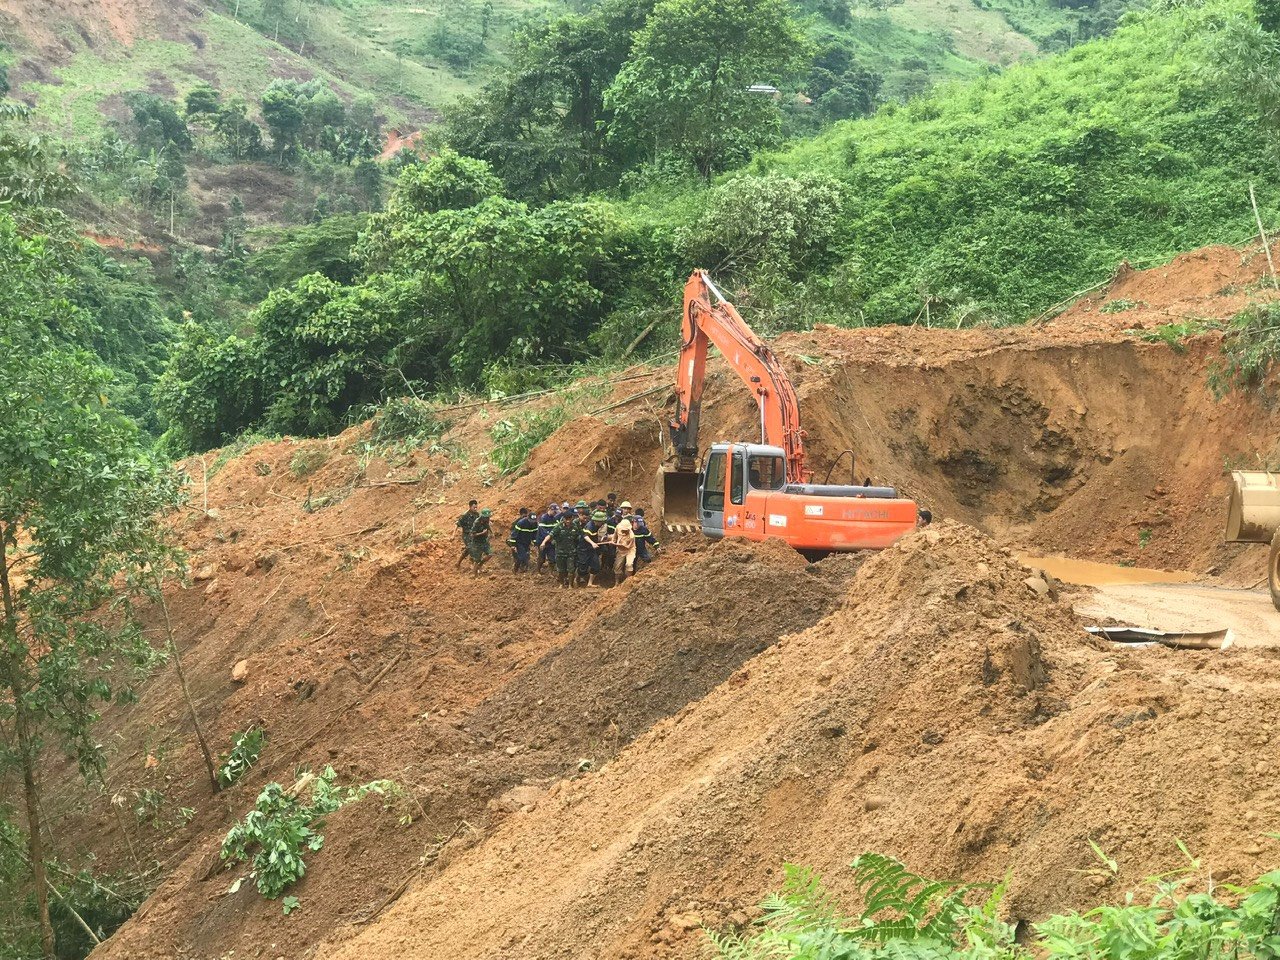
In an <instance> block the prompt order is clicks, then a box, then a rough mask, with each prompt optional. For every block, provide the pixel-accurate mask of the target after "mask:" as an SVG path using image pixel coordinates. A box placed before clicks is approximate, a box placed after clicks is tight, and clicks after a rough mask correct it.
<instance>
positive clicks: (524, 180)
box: [445, 0, 653, 200]
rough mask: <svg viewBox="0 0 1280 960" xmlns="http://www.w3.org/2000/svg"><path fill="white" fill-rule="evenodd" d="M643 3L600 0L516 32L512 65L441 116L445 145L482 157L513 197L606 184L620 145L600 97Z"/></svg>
mask: <svg viewBox="0 0 1280 960" xmlns="http://www.w3.org/2000/svg"><path fill="white" fill-rule="evenodd" d="M652 9H653V0H601V2H600V3H598V4H596V5H594V6H593V7H592V8H591V9H590V10H589V11H587V12H586V13H582V14H566V15H564V16H562V17H559V18H558V19H556V20H553V21H552V22H550V23H549V24H546V25H544V26H537V25H534V26H530V27H528V28H526V29H524V30H522V31H520V32H518V33H517V34H516V36H515V38H514V39H513V42H512V49H511V54H510V55H511V60H512V67H511V70H510V71H509V72H508V73H507V75H506V76H503V77H501V78H499V79H498V80H495V81H494V82H492V83H490V84H488V85H487V86H486V87H485V89H484V90H483V91H481V93H479V94H478V95H476V96H474V97H471V98H467V99H464V100H462V101H461V102H460V103H458V104H456V105H455V106H453V107H452V108H450V109H449V110H447V111H446V113H445V129H446V139H447V140H448V142H449V143H450V144H451V145H452V146H453V147H455V148H456V149H457V150H459V151H460V152H462V153H465V154H467V155H468V156H473V157H478V158H480V159H483V160H486V161H488V162H489V163H490V165H491V166H492V167H493V168H494V170H495V171H496V172H497V173H498V175H499V176H501V177H502V179H503V180H504V181H505V182H506V184H507V186H508V190H509V192H511V193H512V195H513V196H518V197H521V198H528V199H531V200H547V199H555V198H559V197H564V196H567V195H570V194H572V193H575V192H577V191H579V190H591V189H594V188H596V187H599V186H603V185H606V184H608V183H611V182H616V180H617V177H618V175H619V174H620V173H621V172H622V170H623V169H624V168H625V167H626V166H627V165H628V164H629V163H630V161H631V159H632V153H631V151H630V149H629V145H627V144H625V143H623V142H622V141H621V140H620V139H616V138H615V139H613V140H610V138H609V137H608V132H609V128H610V125H611V123H612V112H611V111H609V110H608V109H606V107H605V103H604V93H605V90H607V89H608V87H609V85H610V84H611V83H612V82H613V79H614V77H615V76H616V75H617V73H618V70H619V69H621V67H622V64H623V63H624V62H625V61H626V59H627V54H628V53H629V52H630V50H631V42H632V37H633V36H634V34H635V32H636V31H637V30H639V29H640V27H641V26H643V24H644V22H645V19H646V18H647V17H648V16H649V13H650V12H651V11H652Z"/></svg>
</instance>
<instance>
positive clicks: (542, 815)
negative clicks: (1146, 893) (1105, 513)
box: [321, 523, 1280, 960]
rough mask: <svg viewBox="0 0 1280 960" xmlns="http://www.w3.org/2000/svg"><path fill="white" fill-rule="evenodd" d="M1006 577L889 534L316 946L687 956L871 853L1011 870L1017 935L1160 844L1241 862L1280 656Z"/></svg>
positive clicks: (338, 953)
mask: <svg viewBox="0 0 1280 960" xmlns="http://www.w3.org/2000/svg"><path fill="white" fill-rule="evenodd" d="M1027 577H1028V571H1027V570H1026V569H1025V568H1022V567H1021V566H1020V565H1018V564H1017V563H1016V562H1015V561H1014V560H1013V559H1012V558H1011V557H1010V556H1008V555H1007V554H1006V553H1005V552H1004V551H1002V550H1000V549H998V548H996V547H994V545H993V544H992V543H991V542H990V541H988V540H986V538H984V537H983V536H981V535H980V534H978V533H976V532H975V531H973V530H972V529H970V528H966V527H964V526H961V525H958V524H953V523H943V524H941V525H939V526H938V527H937V528H935V529H931V530H926V531H922V532H919V533H916V534H914V535H912V536H911V537H908V538H906V539H904V540H903V541H902V542H900V543H899V544H898V545H897V546H895V547H893V548H891V549H890V550H888V551H885V552H884V553H883V554H881V555H879V556H877V557H875V558H873V559H871V560H869V561H867V562H866V563H865V564H863V566H862V567H861V569H860V570H859V572H858V575H857V577H856V578H855V581H854V583H853V584H852V586H851V589H850V591H849V593H848V596H847V598H846V601H845V603H844V604H843V605H842V606H841V608H840V609H839V610H837V611H835V612H834V613H832V614H831V615H830V616H828V617H826V618H824V619H823V620H821V621H820V622H818V623H817V624H816V625H814V626H813V627H811V628H810V629H808V630H807V631H804V632H802V633H800V634H798V635H795V636H793V637H789V638H787V639H785V640H784V641H781V642H779V643H778V644H776V645H775V646H773V647H771V648H770V649H769V650H767V651H765V652H764V653H762V654H760V655H759V656H757V657H755V658H754V659H752V660H750V661H748V662H747V663H746V664H744V665H743V667H742V668H741V669H740V670H739V671H738V672H736V673H735V674H733V675H732V676H731V678H730V680H729V682H727V683H725V684H722V685H721V686H720V687H718V688H717V689H716V690H714V691H713V692H712V693H710V694H709V695H708V696H706V697H705V698H703V699H702V700H700V701H698V702H697V703H695V704H693V705H691V706H689V707H687V708H685V709H684V710H682V711H681V712H679V713H678V714H676V715H675V716H674V717H672V718H671V719H669V720H665V721H663V722H661V723H659V724H657V725H656V726H655V727H653V728H652V729H651V730H650V731H649V732H648V733H646V734H645V735H644V736H642V737H640V738H639V739H638V740H637V741H636V742H635V743H634V744H632V745H631V746H630V747H628V748H626V749H624V750H623V751H622V752H621V753H620V754H619V755H618V757H617V758H616V759H615V760H613V761H612V762H611V763H609V764H608V765H607V766H606V767H604V768H603V769H602V770H600V771H599V772H598V773H593V774H587V775H584V776H583V777H582V778H580V779H579V780H577V781H575V782H573V783H565V784H562V785H561V786H560V787H559V789H557V790H555V791H553V794H552V796H551V798H550V799H549V801H548V802H546V803H543V804H539V806H538V807H537V808H536V809H535V810H532V811H530V812H528V813H527V814H525V815H523V816H520V817H517V818H513V819H511V820H508V821H507V822H506V823H504V824H503V825H502V827H501V828H499V829H498V830H497V831H496V832H495V833H494V834H493V835H492V836H491V837H490V838H489V839H488V840H487V841H486V842H484V843H483V844H481V845H479V846H477V847H475V848H474V849H472V850H470V851H467V852H466V853H464V854H462V855H461V856H459V857H458V858H457V859H456V860H454V861H453V862H452V863H451V864H450V865H449V866H448V867H447V868H446V869H445V870H444V871H443V872H442V873H441V874H440V875H439V876H437V877H435V878H434V879H431V880H429V881H427V882H424V883H422V884H420V885H419V886H417V887H415V888H414V889H412V890H411V891H410V892H409V893H408V894H407V895H406V896H405V897H404V898H403V899H402V900H401V901H400V903H398V904H397V905H396V906H395V907H393V908H392V909H391V910H390V911H388V913H387V914H386V915H385V917H384V918H383V919H382V920H381V922H380V923H378V924H377V925H376V926H374V927H371V928H370V929H368V930H367V931H365V932H364V933H362V934H361V935H360V936H358V937H357V938H356V939H355V940H354V941H352V942H350V943H347V944H343V945H340V946H335V945H332V944H330V945H326V946H324V947H322V950H321V952H322V953H325V954H326V955H331V956H334V957H337V958H341V960H345V958H356V957H361V956H371V955H372V956H391V955H399V954H401V953H406V954H410V955H417V956H448V955H450V954H451V951H453V950H455V949H456V948H457V946H458V945H459V944H463V943H466V944H467V945H468V947H467V949H468V951H469V954H470V955H471V956H476V957H493V958H497V957H512V956H521V957H529V958H534V957H568V956H592V957H649V956H663V957H665V956H680V957H692V956H696V955H697V954H698V952H699V950H700V949H701V946H702V945H703V944H702V935H701V934H700V933H699V932H698V925H699V924H708V925H712V926H723V925H731V924H735V923H739V924H740V923H743V922H746V921H747V919H748V918H749V917H750V916H751V915H752V909H753V905H754V904H755V903H756V902H757V900H758V898H759V897H760V896H761V894H762V893H764V892H765V891H766V890H767V889H769V888H770V887H771V886H773V885H775V884H776V883H777V882H778V881H779V879H780V874H779V865H780V864H781V863H782V862H783V861H786V860H790V861H793V862H801V863H806V864H810V865H813V866H816V867H818V868H820V869H821V870H823V871H824V872H825V873H826V875H827V876H828V878H829V879H830V881H831V883H832V886H834V887H835V888H836V889H837V890H838V891H841V890H843V891H844V892H847V874H846V872H845V870H844V868H845V865H846V864H847V863H848V861H849V860H850V859H851V858H852V857H853V856H854V855H856V854H857V853H858V852H860V851H863V850H868V849H874V850H880V851H884V852H887V853H891V854H895V855H898V856H900V857H903V858H904V859H906V860H907V861H908V862H910V863H911V864H912V865H913V866H915V867H916V868H917V869H920V870H921V871H924V872H927V873H933V874H944V875H957V874H959V875H963V876H965V877H967V878H972V879H983V878H988V879H998V878H1000V877H1001V876H1002V875H1003V874H1004V873H1005V871H1006V870H1008V869H1010V868H1012V869H1013V883H1012V887H1011V893H1010V897H1009V900H1008V904H1009V906H1010V909H1011V910H1012V912H1013V914H1014V917H1015V919H1022V918H1036V917H1038V916H1041V915H1043V914H1044V913H1045V912H1048V911H1049V910H1053V909H1060V908H1064V907H1070V906H1072V905H1077V904H1079V903H1083V902H1091V901H1096V900H1097V899H1099V898H1106V897H1109V896H1114V895H1116V892H1115V891H1116V890H1118V889H1120V887H1121V885H1122V884H1127V883H1130V882H1132V881H1134V880H1135V879H1136V877H1137V876H1138V875H1139V874H1138V871H1147V872H1149V871H1151V870H1153V869H1156V868H1158V867H1159V866H1161V865H1164V864H1170V865H1172V864H1174V863H1176V862H1177V859H1178V856H1179V855H1178V853H1177V850H1176V847H1175V838H1182V839H1183V840H1185V841H1186V842H1187V843H1188V844H1189V846H1190V848H1191V849H1192V850H1194V851H1197V852H1200V851H1204V852H1206V853H1211V855H1212V860H1213V866H1214V868H1215V877H1222V876H1227V877H1231V878H1234V879H1241V878H1243V876H1244V875H1246V874H1247V873H1248V872H1249V871H1251V870H1254V869H1257V868H1259V867H1260V864H1259V856H1260V855H1261V854H1262V852H1263V850H1262V847H1261V846H1260V845H1259V844H1260V835H1261V833H1262V831H1263V830H1264V829H1265V823H1266V822H1267V818H1268V817H1269V816H1270V812H1274V811H1275V809H1276V802H1277V788H1276V787H1275V785H1274V781H1273V779H1272V778H1271V777H1269V776H1268V771H1267V764H1266V762H1265V761H1264V762H1261V763H1260V764H1259V763H1256V762H1249V761H1245V760H1244V759H1243V751H1242V748H1244V747H1245V746H1246V743H1248V742H1252V741H1253V740H1255V739H1257V738H1259V737H1266V738H1268V739H1269V738H1270V737H1271V736H1272V730H1271V721H1270V720H1269V719H1268V715H1269V713H1270V712H1271V711H1273V710H1274V708H1275V707H1276V706H1277V705H1280V704H1278V701H1280V694H1277V693H1276V690H1275V680H1276V678H1277V674H1278V673H1280V669H1278V668H1277V664H1276V663H1275V662H1274V661H1273V660H1272V659H1269V658H1261V657H1257V656H1255V655H1251V654H1244V653H1242V654H1230V653H1218V652H1188V651H1179V652H1174V651H1168V650H1164V649H1155V650H1146V649H1144V650H1141V651H1125V650H1120V649H1110V648H1105V649H1103V648H1100V647H1098V646H1095V645H1094V643H1093V641H1092V640H1090V639H1089V638H1087V635H1085V634H1084V633H1083V632H1082V631H1081V630H1080V629H1079V627H1078V626H1077V624H1076V622H1075V619H1074V617H1073V616H1072V615H1071V613H1070V612H1069V610H1068V609H1067V608H1066V607H1065V606H1064V605H1062V604H1060V603H1058V602H1057V601H1055V600H1054V599H1053V598H1052V597H1051V596H1041V595H1040V593H1039V592H1037V591H1035V590H1033V589H1032V588H1031V587H1030V586H1029V585H1028V584H1027V582H1026V579H1027ZM1228 691H1230V693H1231V695H1232V697H1233V700H1232V703H1233V708H1232V711H1231V712H1230V713H1228V711H1227V710H1226V709H1223V706H1225V705H1224V704H1222V700H1223V697H1224V696H1225V694H1226V693H1227V692H1228ZM1224 774H1225V776H1224ZM1090 840H1093V841H1094V842H1096V843H1098V844H1099V845H1100V846H1101V847H1102V848H1103V849H1105V850H1106V851H1107V852H1108V853H1109V854H1110V855H1112V856H1114V857H1116V859H1117V860H1118V861H1119V862H1120V864H1121V871H1120V875H1119V877H1117V878H1112V877H1111V876H1110V875H1109V874H1107V873H1106V871H1098V870H1094V869H1093V867H1094V866H1096V861H1095V860H1094V859H1093V855H1092V853H1091V852H1090V848H1089V841H1090ZM459 891H463V892H465V895H464V896H459Z"/></svg>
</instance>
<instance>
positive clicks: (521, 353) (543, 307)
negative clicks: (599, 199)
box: [388, 197, 617, 382]
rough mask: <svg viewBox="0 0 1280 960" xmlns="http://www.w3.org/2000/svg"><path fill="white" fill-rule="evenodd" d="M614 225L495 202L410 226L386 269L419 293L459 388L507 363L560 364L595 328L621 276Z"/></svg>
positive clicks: (566, 206)
mask: <svg viewBox="0 0 1280 960" xmlns="http://www.w3.org/2000/svg"><path fill="white" fill-rule="evenodd" d="M616 235H617V225H616V224H615V223H614V221H613V219H612V217H611V216H610V214H609V211H608V209H607V208H606V207H604V206H601V205H598V204H593V203H565V202H559V203H552V204H548V205H547V206H545V207H541V208H538V209H533V210H531V209H529V208H528V207H526V206H525V205H524V204H522V203H516V202H514V201H511V200H505V199H503V198H501V197H489V198H488V199H486V200H483V201H481V202H480V203H478V204H476V205H475V206H471V207H467V208H465V209H460V210H441V211H439V212H438V213H432V214H425V215H420V216H418V217H415V218H412V219H410V220H408V221H407V222H405V223H404V224H403V225H402V226H401V227H399V228H398V229H397V230H395V231H394V233H393V234H392V237H391V239H390V243H389V248H388V252H389V254H390V265H389V267H390V269H389V272H391V273H392V274H394V275H399V276H403V275H407V276H408V277H410V278H412V279H413V281H414V282H415V283H417V284H418V285H419V286H420V289H421V291H422V299H423V303H424V305H425V311H426V314H427V316H429V317H436V318H441V321H440V323H439V324H438V325H437V327H435V328H434V329H433V331H432V334H433V336H434V338H435V341H436V343H437V344H438V346H437V347H436V349H437V350H438V351H439V352H441V353H443V354H444V355H445V356H446V357H448V358H449V362H448V365H449V369H450V370H451V371H452V373H453V375H454V376H456V377H457V378H459V379H460V380H462V381H463V382H476V380H477V379H478V378H479V376H480V374H481V371H482V370H483V368H484V366H485V365H486V364H488V363H491V362H492V361H494V360H496V359H500V358H503V357H520V358H521V359H524V360H538V359H542V360H553V359H563V358H564V357H565V356H566V355H571V351H570V350H569V347H570V345H571V344H573V343H576V342H578V341H580V340H581V339H582V338H584V337H585V336H586V334H587V333H588V332H589V331H590V330H591V328H592V327H593V326H594V323H595V322H596V321H598V319H599V317H600V315H601V313H602V308H603V305H604V303H605V300H606V297H605V288H606V286H607V285H608V283H609V281H610V280H611V278H612V277H613V276H614V275H615V274H616V272H617V270H616V266H615V262H614V257H615V254H616Z"/></svg>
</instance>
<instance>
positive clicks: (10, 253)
mask: <svg viewBox="0 0 1280 960" xmlns="http://www.w3.org/2000/svg"><path fill="white" fill-rule="evenodd" d="M0 257H3V260H4V262H5V267H6V283H5V285H4V288H3V289H2V290H0V682H2V683H3V685H4V687H5V690H6V695H5V698H4V701H3V703H0V771H12V770H16V771H17V772H18V774H19V775H20V777H21V781H22V792H23V806H24V811H25V820H26V838H25V839H26V862H27V866H28V868H29V869H30V871H31V879H32V894H33V898H34V902H35V906H36V914H37V919H38V922H39V926H40V932H41V951H42V953H43V955H44V956H45V957H46V958H49V960H51V958H53V957H54V955H55V954H54V950H55V944H54V933H53V927H52V925H51V923H50V917H49V901H48V891H49V889H51V884H50V881H49V879H48V876H47V872H46V861H47V859H48V857H49V855H50V852H49V851H48V850H47V849H46V846H45V834H46V833H47V832H48V831H49V829H50V825H49V824H48V823H45V822H43V821H42V816H41V802H40V789H41V788H40V778H39V769H40V761H41V757H42V756H43V755H44V754H45V752H46V751H48V750H49V749H51V748H52V747H54V746H56V747H58V748H60V749H61V750H62V751H63V752H64V753H65V754H66V755H67V756H69V757H71V758H73V759H74V760H75V761H76V762H77V763H78V765H79V767H80V769H81V771H82V772H83V773H84V774H85V775H86V776H97V777H98V778H99V779H101V777H102V775H103V769H104V766H105V763H104V759H103V757H102V754H101V747H100V745H99V744H98V743H97V742H96V739H95V738H94V736H93V726H94V722H95V721H96V720H97V718H98V714H97V711H98V709H99V708H100V705H101V704H104V703H109V702H111V701H112V700H113V699H117V698H120V697H123V696H125V695H127V694H128V692H129V688H130V685H131V682H132V681H133V680H134V679H136V677H137V676H138V675H139V673H138V671H141V670H143V669H144V668H146V667H147V666H149V665H150V664H151V663H153V662H154V660H155V654H154V651H153V650H152V648H151V646H150V644H149V643H148V642H147V641H146V638H145V636H144V635H143V633H142V631H141V629H140V625H139V623H138V621H137V619H136V617H135V616H134V615H133V612H132V606H131V605H129V604H127V603H120V602H119V601H120V600H121V599H127V598H128V597H129V596H131V595H132V596H136V595H138V594H140V593H142V592H143V590H144V577H145V576H148V575H149V574H148V570H149V569H150V567H151V565H153V564H154V565H161V564H163V563H164V557H165V555H166V553H167V550H166V547H165V546H164V538H163V530H162V526H161V524H160V517H159V511H160V510H162V509H163V508H164V507H165V506H167V505H169V504H172V503H173V502H175V498H176V483H175V482H174V479H173V477H172V476H171V475H167V474H165V473H162V472H161V471H159V470H158V469H157V468H156V467H155V466H153V465H152V464H151V463H150V462H148V461H147V459H146V458H145V457H144V456H143V455H142V453H141V451H140V448H139V446H138V444H137V436H136V428H135V427H134V426H133V424H132V423H131V422H130V421H129V420H128V418H126V417H124V416H123V415H122V414H120V413H118V412H116V411H115V410H113V409H111V407H110V406H109V405H108V404H107V403H106V400H105V391H106V388H107V386H108V383H109V381H110V375H109V373H108V372H107V371H106V370H104V369H103V368H102V367H100V366H98V365H97V364H96V363H95V362H93V361H92V359H91V358H90V357H89V355H88V354H86V353H84V352H83V351H81V350H79V349H77V348H76V347H74V346H72V345H69V344H68V343H66V342H65V340H64V339H63V337H64V336H65V335H66V333H67V332H68V331H73V330H75V329H77V328H78V327H79V326H80V325H81V323H82V320H83V318H82V317H81V315H80V314H79V312H78V311H77V310H76V309H75V308H74V307H73V306H72V305H71V303H70V301H69V300H68V299H67V297H66V288H67V284H68V280H67V277H66V275H65V274H64V273H63V272H62V271H61V265H60V262H59V261H60V251H59V250H58V249H57V245H56V244H53V243H52V242H51V241H50V240H49V239H48V238H47V237H40V236H37V237H33V238H23V237H21V236H20V235H19V234H18V232H17V230H16V226H15V224H14V222H13V220H12V218H10V217H9V216H8V215H7V214H6V215H3V216H0ZM106 605H111V606H112V607H113V608H114V611H115V612H113V613H112V615H110V616H103V615H102V614H103V608H104V606H106Z"/></svg>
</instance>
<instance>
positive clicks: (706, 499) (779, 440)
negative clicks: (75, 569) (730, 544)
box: [656, 270, 918, 555]
mask: <svg viewBox="0 0 1280 960" xmlns="http://www.w3.org/2000/svg"><path fill="white" fill-rule="evenodd" d="M711 344H715V345H716V347H718V348H719V349H720V352H721V353H722V354H724V357H725V359H726V360H728V361H729V365H730V366H731V367H733V369H734V372H735V373H737V374H738V376H739V377H741V378H742V380H743V382H744V383H746V385H747V386H748V388H749V389H750V390H751V391H752V392H753V393H754V394H755V396H756V400H757V403H758V404H759V406H760V432H761V435H762V438H761V439H762V442H761V443H713V444H712V445H711V448H710V450H708V451H707V456H706V461H705V463H703V464H702V467H701V469H699V451H698V417H699V414H700V413H701V409H702V388H703V384H704V380H705V378H706V369H707V348H708V346H709V345H711ZM668 426H669V429H670V433H671V441H672V445H673V446H674V448H675V450H674V455H673V457H672V462H670V463H668V464H665V465H664V466H663V467H662V468H661V470H660V472H659V484H658V490H657V491H656V493H657V496H658V498H659V499H660V503H659V504H658V506H659V507H660V508H661V513H662V515H663V519H664V522H665V523H666V524H667V526H668V527H669V528H672V529H690V528H698V527H700V528H701V530H702V533H703V534H704V535H706V536H708V537H712V538H714V539H720V538H722V537H745V538H746V539H748V540H764V539H765V538H766V537H779V538H781V539H782V540H785V541H786V542H787V543H789V544H790V545H791V546H793V547H795V548H796V549H797V550H799V551H800V552H802V553H804V554H806V555H823V554H826V553H829V552H832V551H850V550H878V549H882V548H884V547H887V546H889V545H890V544H892V543H893V542H894V541H895V540H897V539H898V538H899V537H901V536H902V535H903V534H905V533H907V532H909V531H911V530H913V529H915V527H916V523H917V517H918V511H917V509H916V504H915V503H914V501H911V500H906V499H903V498H900V497H899V496H898V493H897V491H896V490H894V489H893V488H892V487H873V486H858V485H848V486H844V485H834V484H815V483H813V482H812V480H813V475H812V472H811V471H810V470H808V469H807V468H806V467H805V459H804V439H805V432H804V430H802V429H801V427H800V406H799V402H798V401H797V399H796V391H795V387H793V386H792V384H791V378H790V377H789V376H787V372H786V370H784V369H783V367H782V364H781V363H780V362H779V361H778V358H777V356H776V355H775V354H774V352H773V351H772V350H770V349H769V346H768V345H767V344H766V343H765V342H764V341H763V340H761V339H760V338H759V337H757V336H756V335H755V333H753V332H752V330H751V328H750V327H748V326H747V324H746V323H745V322H744V321H743V319H742V317H741V316H740V315H739V314H738V311H737V310H736V309H735V308H734V306H733V304H731V303H730V302H729V301H728V300H726V299H725V297H724V295H723V294H722V293H721V292H720V291H719V290H717V289H716V286H715V284H714V283H712V282H711V278H710V277H708V276H707V274H706V272H705V271H703V270H695V271H694V273H693V275H692V276H691V277H690V278H689V282H688V283H686V284H685V288H684V321H683V339H682V346H681V349H680V361H679V366H678V367H677V369H676V414H675V417H674V419H672V420H671V422H670V424H669V425H668Z"/></svg>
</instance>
